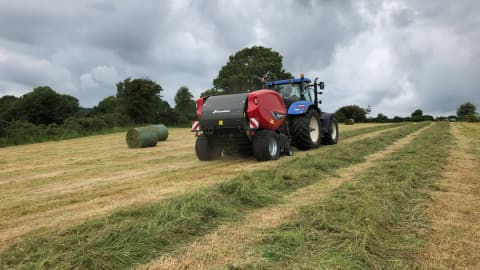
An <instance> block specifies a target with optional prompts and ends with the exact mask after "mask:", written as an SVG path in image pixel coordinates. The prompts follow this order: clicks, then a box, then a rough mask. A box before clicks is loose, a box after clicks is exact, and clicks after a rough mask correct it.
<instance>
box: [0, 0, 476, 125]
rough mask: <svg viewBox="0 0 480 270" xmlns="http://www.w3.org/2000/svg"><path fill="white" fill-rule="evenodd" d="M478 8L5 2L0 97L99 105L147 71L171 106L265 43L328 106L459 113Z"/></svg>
mask: <svg viewBox="0 0 480 270" xmlns="http://www.w3.org/2000/svg"><path fill="white" fill-rule="evenodd" d="M478 11H479V4H478V3H477V1H473V0H463V1H455V2H452V1H448V0H440V1H420V0H391V1H387V0H363V1H346V0H341V1H332V0H325V1H313V0H299V1H294V0H283V1H273V0H272V1H253V0H252V1H226V0H225V1H222V0H218V1H190V0H183V1H178V0H177V1H141V2H138V1H137V2H135V1H133V2H132V1H113V0H103V1H97V0H91V1H90V0H89V1H77V2H71V1H60V0H48V1H40V2H39V1H33V0H30V1H26V0H18V1H1V0H0V95H3V94H6V93H17V94H21V93H25V92H27V91H29V90H31V88H33V87H35V86H38V85H43V84H48V85H50V86H52V87H54V88H55V89H56V90H57V91H60V92H63V93H68V94H72V95H74V96H76V97H78V98H79V99H80V102H81V104H82V105H83V106H93V105H96V104H97V103H98V101H100V100H101V99H102V98H104V97H106V96H109V95H113V94H115V91H116V90H115V84H116V82H118V81H119V80H122V79H124V78H126V77H150V78H151V79H153V80H155V81H157V82H158V83H159V84H161V85H162V87H163V88H164V89H165V91H164V92H163V96H164V97H165V98H166V99H167V100H168V101H169V102H170V103H171V104H172V105H173V102H172V101H173V97H174V95H175V92H176V90H177V89H178V88H179V87H180V86H182V85H187V86H188V87H189V88H190V89H191V90H192V92H193V93H194V94H195V96H198V95H199V94H200V92H202V91H204V90H205V89H207V88H209V87H211V84H212V79H213V78H214V77H215V76H216V75H217V72H218V71H219V69H220V68H221V66H222V65H224V64H225V63H226V61H227V60H228V56H229V55H232V54H234V53H235V52H236V51H238V50H240V49H242V48H245V47H247V46H251V45H264V46H267V47H271V48H273V49H274V50H276V51H279V52H280V53H281V54H282V55H283V56H284V64H285V67H286V69H287V70H288V71H290V72H292V73H294V74H295V75H297V74H299V73H301V72H304V73H305V74H307V75H308V76H311V77H314V76H319V77H320V78H322V79H323V80H325V81H326V84H327V89H326V91H325V95H324V97H323V100H324V108H325V109H326V110H335V109H337V108H338V107H339V106H342V105H347V104H353V103H357V104H359V105H361V106H364V107H366V106H367V105H372V108H373V110H374V111H373V113H374V114H376V113H378V112H382V113H386V114H388V115H390V116H393V115H395V114H398V115H407V114H410V113H411V112H412V111H413V110H414V109H416V108H417V107H418V108H423V109H424V111H425V112H426V113H438V114H445V113H451V112H454V110H455V109H456V108H457V107H458V105H459V104H460V103H463V102H465V101H467V100H470V101H472V102H474V103H475V104H477V106H480V100H479V96H480V95H478V93H477V92H476V91H478V90H476V87H477V85H479V83H480V79H479V78H478V76H477V75H476V74H478V72H479V70H480V66H479V64H477V62H478V61H475V60H473V59H480V57H479V56H480V47H479V45H477V44H480V32H479V31H480V30H479V29H480V20H479V17H478V15H477V14H478Z"/></svg>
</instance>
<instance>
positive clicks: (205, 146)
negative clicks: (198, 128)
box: [195, 134, 222, 161]
mask: <svg viewBox="0 0 480 270" xmlns="http://www.w3.org/2000/svg"><path fill="white" fill-rule="evenodd" d="M195 153H196V154H197V157H198V159H199V160H201V161H210V160H216V159H219V158H220V157H221V156H222V149H221V148H220V146H219V145H216V144H215V143H214V142H213V138H210V137H207V136H205V135H203V134H202V135H200V136H198V137H197V141H196V143H195Z"/></svg>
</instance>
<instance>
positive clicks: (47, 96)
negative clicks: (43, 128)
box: [13, 86, 80, 125]
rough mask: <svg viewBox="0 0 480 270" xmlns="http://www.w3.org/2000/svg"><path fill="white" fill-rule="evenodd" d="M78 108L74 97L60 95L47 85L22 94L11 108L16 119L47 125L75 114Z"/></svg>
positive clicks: (62, 120)
mask: <svg viewBox="0 0 480 270" xmlns="http://www.w3.org/2000/svg"><path fill="white" fill-rule="evenodd" d="M79 108H80V105H79V103H78V99H76V98H75V97H72V96H69V95H60V94H58V93H57V92H55V91H54V90H53V89H52V88H50V87H49V86H41V87H36V88H35V89H33V91H32V92H30V93H27V94H25V95H23V96H22V97H21V98H20V100H19V101H18V102H16V105H15V108H14V109H13V110H14V117H15V119H16V120H26V121H29V122H30V123H33V124H36V125H39V124H45V125H48V124H51V123H56V124H62V123H63V122H64V121H65V119H67V118H69V117H71V116H73V115H75V114H76V113H77V112H78V110H79Z"/></svg>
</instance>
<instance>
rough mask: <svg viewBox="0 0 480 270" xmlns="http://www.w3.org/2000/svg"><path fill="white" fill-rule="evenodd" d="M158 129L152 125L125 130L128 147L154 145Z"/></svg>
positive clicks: (156, 140)
mask: <svg viewBox="0 0 480 270" xmlns="http://www.w3.org/2000/svg"><path fill="white" fill-rule="evenodd" d="M157 142H158V131H157V130H156V129H155V128H153V127H138V128H132V129H130V130H129V131H128V132H127V144H128V147H129V148H140V147H151V146H156V145H157Z"/></svg>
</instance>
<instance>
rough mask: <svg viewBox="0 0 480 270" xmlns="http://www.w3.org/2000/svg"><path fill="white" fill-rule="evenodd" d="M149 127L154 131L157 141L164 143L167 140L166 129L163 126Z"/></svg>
mask: <svg viewBox="0 0 480 270" xmlns="http://www.w3.org/2000/svg"><path fill="white" fill-rule="evenodd" d="M149 127H151V128H153V129H155V131H156V132H157V136H158V140H159V141H165V140H166V139H167V138H168V128H167V127H166V126H165V125H162V124H158V125H151V126H149Z"/></svg>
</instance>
